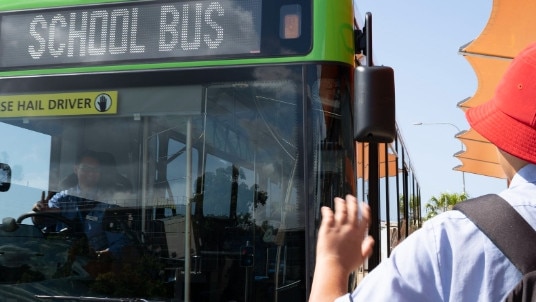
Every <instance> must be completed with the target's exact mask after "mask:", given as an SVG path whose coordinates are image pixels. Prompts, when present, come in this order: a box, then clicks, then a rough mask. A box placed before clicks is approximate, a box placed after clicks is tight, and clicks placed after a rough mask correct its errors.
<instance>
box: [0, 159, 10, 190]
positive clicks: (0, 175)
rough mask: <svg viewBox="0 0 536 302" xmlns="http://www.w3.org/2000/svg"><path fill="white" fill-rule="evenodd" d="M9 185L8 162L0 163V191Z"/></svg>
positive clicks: (7, 188) (6, 188)
mask: <svg viewBox="0 0 536 302" xmlns="http://www.w3.org/2000/svg"><path fill="white" fill-rule="evenodd" d="M10 186H11V168H10V167H9V165H8V164H4V163H0V192H6V191H7V190H9V187H10Z"/></svg>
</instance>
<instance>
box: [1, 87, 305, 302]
mask: <svg viewBox="0 0 536 302" xmlns="http://www.w3.org/2000/svg"><path fill="white" fill-rule="evenodd" d="M298 87H301V86H300V85H298V84H296V83H294V82H292V81H288V80H285V81H270V82H239V83H223V84H221V83H220V84H217V85H205V86H199V85H194V86H180V87H161V88H158V89H155V88H143V87H138V88H124V89H120V90H119V91H118V95H119V96H120V99H119V104H118V114H117V115H116V116H78V117H76V118H73V117H65V118H58V117H41V118H39V119H26V118H25V119H24V120H20V119H19V120H16V119H12V120H6V121H5V122H4V123H0V131H2V132H3V133H9V134H10V135H8V136H7V140H4V141H5V143H6V146H7V147H6V148H4V149H3V150H2V153H0V162H6V163H9V164H10V165H11V167H12V168H13V177H12V182H13V185H12V188H11V190H10V191H9V192H7V193H2V194H0V212H2V215H3V216H4V217H12V218H13V219H14V220H15V221H17V223H18V224H17V225H18V228H12V227H9V226H8V225H7V224H6V221H4V223H3V224H2V225H1V226H0V229H1V231H0V271H1V272H2V273H1V274H0V275H1V277H0V296H2V297H10V298H11V297H12V298H13V299H21V297H24V298H26V299H30V300H31V299H34V298H35V295H38V296H39V297H43V298H46V297H50V296H63V298H62V299H68V298H69V297H95V298H97V297H108V298H110V299H111V298H113V297H118V298H125V297H137V298H145V299H153V300H166V301H167V300H169V299H175V300H177V299H179V298H181V299H182V297H184V295H189V296H190V297H191V299H192V301H220V300H223V301H232V300H237V301H239V300H242V299H244V295H246V296H247V299H249V300H255V301H261V300H262V299H261V298H260V297H264V298H265V299H266V301H274V300H277V295H279V294H281V293H291V292H298V293H303V291H304V286H305V283H304V280H305V279H304V278H305V268H304V267H305V266H304V261H305V259H304V254H305V252H304V246H305V244H304V241H305V232H304V227H305V226H304V223H305V222H304V221H305V219H304V218H303V215H304V203H303V200H300V199H299V198H298V196H301V195H300V194H299V190H300V187H299V186H300V185H301V182H300V181H297V177H298V173H297V170H298V160H299V159H300V156H298V154H299V153H300V148H301V147H300V144H301V142H302V141H303V140H301V139H300V134H299V129H300V127H299V126H298V123H299V122H298V121H300V120H301V118H300V117H299V115H300V114H301V106H300V102H301V101H300V100H301V99H302V97H301V89H299V88H298ZM87 149H91V150H94V151H95V152H96V154H98V160H97V161H96V162H88V161H81V160H79V154H80V153H81V152H82V151H84V150H87ZM105 155H106V156H105ZM95 175H99V177H98V179H97V178H96V177H95ZM92 177H94V178H95V179H96V180H95V181H94V185H95V186H96V187H97V188H98V189H95V192H97V193H98V194H97V193H95V194H89V193H88V190H87V188H86V186H87V181H88V179H90V178H92ZM119 186H121V187H123V188H126V187H128V189H127V190H119V189H118V188H119ZM110 188H113V189H112V190H109V189H110ZM38 202H39V203H38ZM37 204H40V206H39V207H38V206H37ZM32 208H33V209H34V210H35V211H36V212H37V213H29V214H25V213H28V212H30V211H31V210H32ZM45 209H47V210H46V211H45ZM48 210H50V211H48ZM97 231H98V232H97ZM117 242H121V244H119V245H114V244H116V243H117ZM125 242H126V243H125ZM123 243H125V244H123ZM112 246H119V247H120V249H118V250H117V253H116V251H115V250H112V249H111V247H112ZM12 286H16V288H17V290H14V289H13V287H12ZM188 291H189V293H188ZM255 297H257V298H255ZM259 299H260V300H259ZM75 300H76V299H75Z"/></svg>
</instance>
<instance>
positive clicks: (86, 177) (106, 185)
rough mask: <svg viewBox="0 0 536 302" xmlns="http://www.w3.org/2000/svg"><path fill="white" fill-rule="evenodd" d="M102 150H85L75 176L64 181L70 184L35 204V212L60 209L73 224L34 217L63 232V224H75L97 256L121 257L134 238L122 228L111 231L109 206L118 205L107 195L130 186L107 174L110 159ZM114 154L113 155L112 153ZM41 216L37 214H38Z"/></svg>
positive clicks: (44, 225)
mask: <svg viewBox="0 0 536 302" xmlns="http://www.w3.org/2000/svg"><path fill="white" fill-rule="evenodd" d="M101 155H102V153H98V152H95V151H91V150H88V151H85V152H84V153H82V154H81V155H80V156H79V157H78V158H77V161H76V163H75V166H74V175H75V176H74V177H73V176H69V177H68V178H67V180H65V181H63V184H64V185H68V186H69V188H68V189H65V190H62V191H61V192H59V193H56V194H49V196H48V198H43V197H44V194H43V195H42V200H41V201H39V202H37V203H36V204H35V206H34V207H33V209H32V210H33V211H34V212H48V213H50V212H52V213H58V214H59V215H60V216H61V217H63V218H66V219H67V220H68V221H72V225H66V223H65V222H63V221H62V222H58V221H55V222H54V224H52V223H51V221H50V219H47V220H42V219H34V224H36V225H37V226H38V227H39V228H41V229H42V230H45V231H56V232H59V231H61V230H62V229H63V228H66V227H67V228H72V230H71V231H74V232H75V233H80V234H84V235H85V236H86V239H87V240H88V245H89V248H90V253H92V254H94V255H96V256H97V257H112V258H119V257H120V254H121V251H122V250H123V248H124V247H125V246H128V245H132V244H133V243H134V242H132V241H133V240H132V239H133V238H130V237H131V236H127V232H126V230H124V231H122V232H115V231H110V230H109V229H110V228H109V227H108V226H105V225H104V223H103V220H104V217H105V213H106V210H107V209H110V208H115V207H117V205H115V204H113V203H107V202H106V201H107V200H106V199H107V198H110V196H113V195H112V194H113V193H114V192H113V191H114V190H121V189H130V188H129V187H128V186H127V185H126V184H125V183H124V180H123V182H121V183H120V186H118V185H117V182H118V180H116V179H111V178H110V176H111V174H109V173H108V175H107V176H106V177H105V176H104V173H105V172H106V171H103V170H102V168H103V166H105V163H106V160H103V157H102V156H101ZM108 158H110V157H108ZM35 218H37V217H35Z"/></svg>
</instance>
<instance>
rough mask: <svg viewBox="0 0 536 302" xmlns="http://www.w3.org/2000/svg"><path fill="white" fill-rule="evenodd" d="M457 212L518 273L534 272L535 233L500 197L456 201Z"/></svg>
mask: <svg viewBox="0 0 536 302" xmlns="http://www.w3.org/2000/svg"><path fill="white" fill-rule="evenodd" d="M454 210H458V211H461V212H462V213H464V214H465V216H467V217H468V218H469V219H471V221H473V223H474V224H475V225H476V226H477V227H478V228H479V229H480V230H481V231H482V232H483V233H484V234H485V235H486V236H488V237H489V239H490V240H491V241H492V242H493V243H494V244H495V245H496V246H497V247H498V248H499V250H501V252H503V254H504V255H505V256H506V257H507V258H508V259H509V260H510V261H511V262H512V263H513V264H514V265H515V266H516V267H517V268H518V269H519V270H520V271H521V273H523V274H527V273H529V272H530V271H534V270H536V256H535V251H536V231H535V230H534V228H532V226H530V224H529V223H528V222H527V221H526V220H525V219H524V218H523V217H522V216H521V215H520V214H519V213H518V212H517V211H516V210H515V209H514V208H513V207H512V206H511V205H510V204H509V203H508V202H507V201H506V200H504V199H503V198H502V197H500V196H499V195H497V194H488V195H483V196H480V197H476V198H472V199H469V200H466V201H463V202H460V203H458V204H456V205H455V206H454Z"/></svg>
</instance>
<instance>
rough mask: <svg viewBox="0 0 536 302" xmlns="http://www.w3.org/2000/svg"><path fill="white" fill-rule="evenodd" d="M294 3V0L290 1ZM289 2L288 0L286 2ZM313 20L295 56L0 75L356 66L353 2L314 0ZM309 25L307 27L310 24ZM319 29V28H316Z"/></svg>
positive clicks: (23, 6) (12, 6)
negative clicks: (305, 45)
mask: <svg viewBox="0 0 536 302" xmlns="http://www.w3.org/2000/svg"><path fill="white" fill-rule="evenodd" d="M128 2H136V1H121V0H118V1H111V0H108V1H31V0H30V1H20V2H19V1H6V3H0V11H1V12H14V11H21V10H28V9H43V8H50V9H53V8H57V7H77V6H87V5H95V4H113V3H128ZM292 2H293V1H292ZM289 3H290V2H289ZM313 4H314V7H313V8H312V12H313V15H312V18H313V20H312V22H313V23H311V24H307V27H306V29H307V30H311V31H312V34H313V38H312V42H313V43H312V45H311V49H310V50H309V51H308V52H307V53H306V54H304V55H294V56H273V57H259V58H252V59H240V58H233V59H229V60H211V59H210V58H207V59H205V60H195V61H182V62H168V63H145V64H142V63H140V64H121V65H118V64H114V65H109V66H98V67H81V66H78V67H74V68H54V69H52V68H50V69H31V70H20V71H0V77H10V76H24V75H43V74H64V73H86V72H89V73H92V72H114V71H136V70H147V69H168V68H173V69H174V68H192V67H212V66H238V65H251V64H281V63H297V62H308V61H312V62H321V61H331V62H341V63H346V64H350V65H355V52H354V23H353V21H352V20H353V18H354V16H353V11H354V10H353V5H352V2H351V1H346V0H344V1H338V3H337V5H333V1H329V0H320V1H313ZM310 25H311V26H312V28H311V27H309V26H310ZM316 29H318V30H316Z"/></svg>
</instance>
